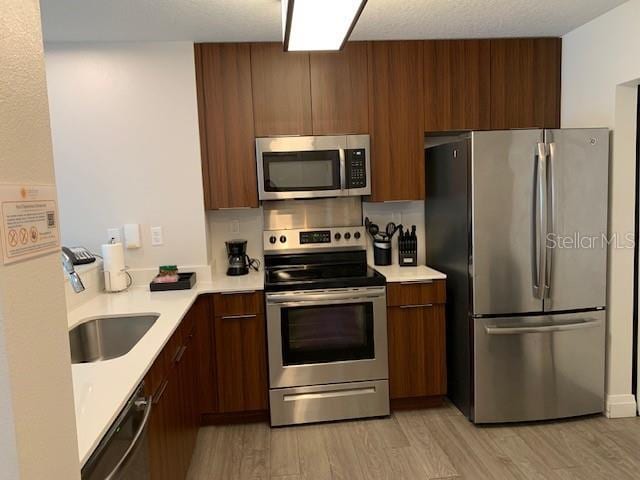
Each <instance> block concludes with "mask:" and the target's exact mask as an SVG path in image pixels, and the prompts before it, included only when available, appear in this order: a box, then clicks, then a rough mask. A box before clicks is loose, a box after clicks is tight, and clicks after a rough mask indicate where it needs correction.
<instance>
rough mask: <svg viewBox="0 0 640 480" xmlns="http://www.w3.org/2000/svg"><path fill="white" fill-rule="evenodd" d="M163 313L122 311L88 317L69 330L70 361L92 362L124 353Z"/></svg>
mask: <svg viewBox="0 0 640 480" xmlns="http://www.w3.org/2000/svg"><path fill="white" fill-rule="evenodd" d="M159 317H160V315H157V314H144V315H122V316H113V317H99V318H93V319H91V320H87V321H86V322H83V323H81V324H79V325H77V326H75V327H73V328H72V329H71V330H70V331H69V343H70V345H71V363H91V362H99V361H102V360H110V359H112V358H118V357H121V356H122V355H125V354H126V353H128V352H129V351H131V349H132V348H133V347H134V346H135V345H136V344H137V343H138V342H139V341H140V339H141V338H142V337H144V334H145V333H147V332H148V331H149V329H150V328H151V327H152V326H153V324H154V323H156V320H158V318H159Z"/></svg>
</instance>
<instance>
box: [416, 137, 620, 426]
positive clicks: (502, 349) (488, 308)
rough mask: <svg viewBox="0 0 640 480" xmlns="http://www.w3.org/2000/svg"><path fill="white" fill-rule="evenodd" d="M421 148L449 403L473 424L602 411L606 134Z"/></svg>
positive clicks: (475, 140)
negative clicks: (442, 308) (443, 284)
mask: <svg viewBox="0 0 640 480" xmlns="http://www.w3.org/2000/svg"><path fill="white" fill-rule="evenodd" d="M425 156H426V182H427V184H426V191H427V199H426V202H425V215H426V231H427V235H426V237H427V238H426V251H427V263H428V264H429V265H430V266H433V267H434V268H437V269H439V270H441V271H443V272H445V273H446V274H447V276H448V277H447V302H448V303H447V350H448V352H447V356H448V362H447V368H448V376H449V397H450V398H451V400H452V401H453V403H454V404H455V405H456V406H458V408H459V409H460V410H461V411H462V412H463V413H464V414H465V415H467V416H468V417H469V419H470V420H472V421H473V422H476V423H491V422H513V421H530V420H542V419H551V418H562V417H572V416H578V415H584V414H590V413H597V412H601V411H602V410H603V403H604V381H605V378H604V362H605V308H606V270H607V198H608V171H609V160H608V159H609V132H608V130H607V129H562V130H505V131H486V132H472V133H470V134H466V135H464V136H462V137H459V139H456V140H455V141H452V142H449V143H445V144H442V145H439V146H435V147H432V148H428V149H427V150H426V155H425Z"/></svg>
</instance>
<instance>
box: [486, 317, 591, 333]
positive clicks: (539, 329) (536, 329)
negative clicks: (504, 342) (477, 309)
mask: <svg viewBox="0 0 640 480" xmlns="http://www.w3.org/2000/svg"><path fill="white" fill-rule="evenodd" d="M600 325H601V322H600V320H597V319H593V320H584V321H580V322H576V323H565V324H562V325H542V326H527V327H498V326H495V325H487V326H485V327H484V329H485V331H486V332H487V334H488V335H520V334H523V333H549V332H568V331H571V330H581V329H584V328H593V327H599V326H600Z"/></svg>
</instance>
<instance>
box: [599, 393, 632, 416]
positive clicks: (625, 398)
mask: <svg viewBox="0 0 640 480" xmlns="http://www.w3.org/2000/svg"><path fill="white" fill-rule="evenodd" d="M636 409H637V404H636V397H635V396H634V395H631V394H626V395H607V401H606V410H605V415H606V416H607V418H625V417H635V416H636V415H637V410H636Z"/></svg>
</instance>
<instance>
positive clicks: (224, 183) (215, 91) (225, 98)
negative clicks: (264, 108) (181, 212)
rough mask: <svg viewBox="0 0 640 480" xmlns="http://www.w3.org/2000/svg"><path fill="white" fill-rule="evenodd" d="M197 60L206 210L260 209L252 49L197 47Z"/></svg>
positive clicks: (245, 46)
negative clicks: (252, 90)
mask: <svg viewBox="0 0 640 480" xmlns="http://www.w3.org/2000/svg"><path fill="white" fill-rule="evenodd" d="M195 55H196V57H195V58H196V80H197V83H196V86H197V92H198V115H199V120H200V145H201V155H202V171H203V182H204V194H205V205H206V208H207V209H217V208H239V207H257V206H258V182H257V176H256V159H255V135H254V131H253V105H252V100H251V98H252V96H251V56H250V48H249V46H248V45H246V44H233V43H228V44H198V45H196V46H195Z"/></svg>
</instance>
